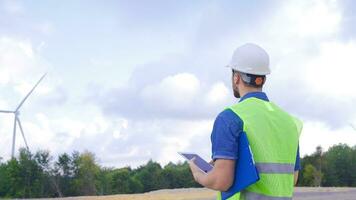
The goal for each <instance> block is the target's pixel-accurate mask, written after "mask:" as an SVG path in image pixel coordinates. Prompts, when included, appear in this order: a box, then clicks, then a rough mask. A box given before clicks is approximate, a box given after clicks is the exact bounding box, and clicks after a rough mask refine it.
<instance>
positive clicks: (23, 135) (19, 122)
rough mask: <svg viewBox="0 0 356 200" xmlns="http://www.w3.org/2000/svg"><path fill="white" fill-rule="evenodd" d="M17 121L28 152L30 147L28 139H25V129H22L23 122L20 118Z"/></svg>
mask: <svg viewBox="0 0 356 200" xmlns="http://www.w3.org/2000/svg"><path fill="white" fill-rule="evenodd" d="M16 120H17V123H18V124H19V127H20V131H21V134H22V138H23V140H24V141H25V145H26V148H27V150H29V148H28V145H27V141H26V138H25V134H24V132H23V129H22V125H21V121H20V119H19V118H18V117H16Z"/></svg>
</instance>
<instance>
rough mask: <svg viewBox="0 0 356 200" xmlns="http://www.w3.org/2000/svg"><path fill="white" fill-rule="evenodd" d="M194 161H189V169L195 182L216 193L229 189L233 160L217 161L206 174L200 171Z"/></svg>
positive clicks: (231, 179)
mask: <svg viewBox="0 0 356 200" xmlns="http://www.w3.org/2000/svg"><path fill="white" fill-rule="evenodd" d="M194 160H195V158H193V159H191V160H190V161H189V167H190V170H191V171H192V174H193V177H194V180H195V181H196V182H198V183H199V184H201V185H203V186H204V187H207V188H210V189H213V190H218V191H226V190H228V189H229V188H230V186H231V185H232V183H233V181H234V172H235V160H228V159H218V160H216V161H215V162H214V167H213V169H212V170H211V171H209V172H208V173H207V174H205V173H203V172H202V171H200V169H199V168H198V166H197V165H196V164H195V163H194Z"/></svg>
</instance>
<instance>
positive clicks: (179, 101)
mask: <svg viewBox="0 0 356 200" xmlns="http://www.w3.org/2000/svg"><path fill="white" fill-rule="evenodd" d="M199 89H200V82H199V80H198V79H197V78H196V77H195V75H193V74H189V73H180V74H176V75H173V76H168V77H166V78H164V79H162V80H161V81H160V82H159V83H158V84H153V85H148V86H146V87H145V88H144V89H143V90H142V92H141V95H142V97H143V101H144V103H145V104H148V106H149V104H150V103H154V104H156V103H157V102H160V104H161V105H162V106H163V107H166V108H169V109H172V110H176V109H178V110H179V109H182V108H186V107H188V106H190V105H191V103H192V101H193V100H194V98H195V96H196V95H197V94H198V92H199Z"/></svg>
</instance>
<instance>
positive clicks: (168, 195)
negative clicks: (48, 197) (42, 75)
mask: <svg viewBox="0 0 356 200" xmlns="http://www.w3.org/2000/svg"><path fill="white" fill-rule="evenodd" d="M215 195H216V192H214V191H212V190H208V189H204V188H185V189H173V190H158V191H153V192H148V193H144V194H133V195H109V196H90V197H89V196H85V197H68V198H58V199H59V200H84V199H88V200H114V199H115V200H116V199H117V200H213V199H215ZM293 199H294V200H321V199H322V200H356V188H296V189H295V192H294V198H293ZM41 200H44V199H41Z"/></svg>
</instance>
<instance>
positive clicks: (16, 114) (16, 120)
mask: <svg viewBox="0 0 356 200" xmlns="http://www.w3.org/2000/svg"><path fill="white" fill-rule="evenodd" d="M46 74H47V73H46ZM46 74H44V75H43V76H42V77H41V78H40V80H38V81H37V83H36V84H35V86H34V87H33V88H32V89H31V90H30V92H29V93H28V94H27V95H26V96H25V98H24V99H23V100H22V101H21V102H20V104H19V105H18V106H17V107H16V109H15V110H14V111H11V110H0V113H12V114H14V129H13V135H12V148H11V158H14V155H15V140H16V127H17V125H18V126H19V128H20V132H21V134H22V138H23V140H24V141H25V145H26V148H27V149H29V148H28V145H27V141H26V138H25V134H24V131H23V128H22V124H21V121H20V118H19V115H20V108H21V106H22V105H23V104H24V103H25V101H26V100H27V98H28V97H29V96H30V95H31V94H32V92H33V91H34V90H35V88H36V87H37V86H38V84H40V82H41V81H42V79H43V78H44V77H45V76H46Z"/></svg>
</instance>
